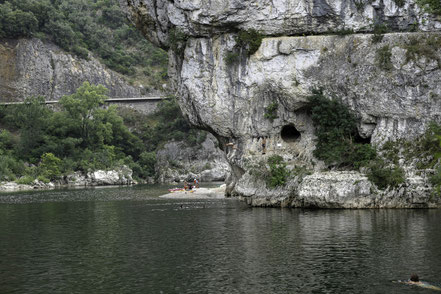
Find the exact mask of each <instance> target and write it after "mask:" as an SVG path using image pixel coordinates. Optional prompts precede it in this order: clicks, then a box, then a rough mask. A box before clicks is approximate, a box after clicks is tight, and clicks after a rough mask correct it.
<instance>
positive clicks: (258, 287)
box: [0, 186, 441, 293]
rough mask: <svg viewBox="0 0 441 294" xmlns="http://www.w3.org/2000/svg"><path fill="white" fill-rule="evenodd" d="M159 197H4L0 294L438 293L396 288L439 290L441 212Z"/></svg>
mask: <svg viewBox="0 0 441 294" xmlns="http://www.w3.org/2000/svg"><path fill="white" fill-rule="evenodd" d="M164 191H166V188H164V187H151V186H150V187H149V186H144V187H135V188H116V189H115V188H112V189H94V190H66V191H49V192H37V193H16V194H10V195H6V194H3V195H0V232H1V238H0V293H432V292H433V291H432V290H429V289H422V288H421V289H420V288H415V287H411V286H406V285H401V284H396V283H391V281H392V280H397V279H405V278H407V277H408V276H409V275H410V273H411V272H417V273H418V274H419V275H420V277H421V278H423V279H425V280H428V281H431V282H434V283H435V284H436V282H439V281H441V230H440V229H439V224H440V223H441V210H296V209H263V208H248V207H246V206H244V204H242V203H240V202H237V201H236V200H231V199H226V200H194V201H192V200H170V199H159V198H157V197H156V196H157V195H159V194H161V193H163V192H164ZM181 206H182V208H181Z"/></svg>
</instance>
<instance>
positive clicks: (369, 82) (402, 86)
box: [121, 0, 441, 207]
mask: <svg viewBox="0 0 441 294" xmlns="http://www.w3.org/2000/svg"><path fill="white" fill-rule="evenodd" d="M365 2H366V3H365ZM357 3H358V4H357ZM121 4H122V7H123V8H125V9H126V10H127V11H128V14H129V16H130V18H131V19H132V20H133V21H134V22H135V24H136V25H137V26H138V27H139V28H140V29H141V30H142V31H143V32H144V33H145V35H146V37H148V38H149V39H150V40H152V41H154V42H156V44H158V45H160V46H162V47H164V48H168V47H173V44H172V43H173V40H172V38H169V37H170V36H171V34H173V32H175V31H176V30H179V31H180V32H183V33H185V40H186V41H185V50H181V52H172V51H170V55H171V58H170V60H171V62H170V71H169V74H170V75H171V76H172V78H173V79H174V80H175V86H176V90H177V92H178V97H179V99H180V101H179V102H180V105H181V108H182V109H183V111H184V112H185V114H186V115H187V116H188V118H189V120H190V121H191V122H192V123H193V124H194V125H196V126H199V127H201V128H204V129H208V130H210V131H211V132H212V133H213V134H215V136H216V137H217V138H218V139H219V140H220V142H221V144H222V145H224V146H225V152H226V153H227V158H228V160H229V163H230V165H231V170H232V173H231V176H230V178H229V180H228V189H227V192H228V193H231V194H233V195H239V196H241V197H244V199H245V200H246V201H247V202H248V203H250V204H253V205H260V206H265V205H270V206H313V207H421V205H422V206H424V207H428V206H436V205H438V204H437V201H436V200H433V199H432V200H431V198H430V193H429V190H430V187H429V186H428V184H427V177H425V176H422V175H419V176H416V175H415V170H414V167H412V166H409V167H407V169H406V170H407V174H406V176H407V180H406V183H405V184H404V185H402V186H401V188H400V189H397V190H388V191H386V192H385V191H379V190H377V189H376V187H375V186H374V185H373V184H371V183H370V182H369V181H368V180H367V178H366V177H364V176H363V175H362V174H360V173H357V172H356V173H350V174H345V172H342V173H339V172H331V173H321V172H320V169H321V168H322V167H323V163H322V162H320V161H318V160H317V159H315V158H314V156H313V154H312V151H313V150H314V149H315V135H314V126H313V124H312V121H311V117H310V114H309V113H308V111H307V109H305V106H306V101H307V97H308V96H309V95H311V91H312V90H313V89H317V88H322V89H323V90H324V92H325V93H326V94H328V95H329V96H338V97H340V98H341V99H342V101H343V102H344V103H345V104H346V105H347V106H348V107H349V108H350V109H352V110H353V111H354V112H355V113H356V114H357V116H358V117H359V118H360V121H361V122H360V124H359V126H358V131H359V135H360V137H361V138H363V139H365V140H366V141H370V142H371V143H372V144H374V145H376V146H380V145H382V144H384V142H386V141H389V140H392V141H395V140H398V139H406V140H411V139H412V138H415V137H416V136H418V135H421V134H422V133H424V131H425V130H426V127H427V125H428V123H429V122H430V121H437V122H440V121H441V120H440V119H441V118H440V113H441V99H440V98H439V97H441V87H440V85H441V70H440V62H441V49H440V46H438V45H435V46H433V47H431V48H428V51H427V52H426V53H423V51H424V50H419V49H417V50H416V51H415V48H411V47H410V44H429V43H430V42H429V41H428V40H437V42H438V40H441V34H440V33H439V31H440V30H441V23H440V21H439V19H437V18H436V17H432V16H430V15H427V14H425V13H424V12H423V11H422V9H421V8H420V7H418V5H416V4H415V2H414V1H404V5H402V6H398V5H397V4H396V2H395V1H393V0H382V1H355V2H354V1H349V0H347V1H346V0H337V1H325V0H317V1H303V0H297V1H288V0H286V1H283V0H280V1H274V0H273V1H251V0H250V1H233V0H229V1H204V0H200V1H185V0H180V1H160V0H156V1H155V0H153V1H142V0H137V1H135V0H121ZM378 22H382V23H386V24H388V27H389V29H390V30H392V31H398V30H400V31H410V30H413V29H414V28H415V27H418V29H419V32H418V33H410V32H394V33H389V34H385V35H384V36H383V38H382V40H380V41H379V42H376V41H373V35H372V34H369V32H370V31H372V30H373V28H374V24H376V23H378ZM171 29H173V31H171ZM244 29H257V30H259V31H260V32H262V33H263V34H264V35H265V38H264V39H263V41H262V44H261V45H260V48H259V49H258V50H257V52H255V53H254V54H252V55H251V56H247V55H246V54H243V53H241V52H239V56H238V58H237V60H236V61H234V62H229V61H227V56H228V52H233V51H234V50H235V49H234V48H235V45H236V38H235V36H236V33H237V31H238V30H244ZM342 29H351V30H353V31H355V32H359V33H357V34H351V35H345V36H339V35H337V34H335V33H333V32H336V31H339V30H342ZM311 33H314V34H316V33H319V34H320V35H311V36H292V35H298V34H307V35H309V34H311ZM171 41H172V43H170V42H171ZM438 44H439V43H438ZM421 46H426V45H421ZM382 50H383V51H387V66H384V64H382V63H381V56H380V55H381V52H382ZM428 52H430V54H429V53H428ZM274 105H275V107H276V112H277V115H276V117H273V118H269V117H268V113H267V112H268V109H269V107H270V106H274ZM274 154H277V155H281V156H282V157H283V158H284V160H285V161H286V162H287V163H288V167H290V168H292V169H295V168H298V167H301V168H305V169H309V170H311V171H313V174H312V175H309V176H300V175H299V176H295V177H293V178H292V179H291V180H290V181H289V183H288V184H287V185H286V186H285V187H284V188H279V189H268V188H267V187H266V186H265V183H264V182H262V181H259V180H256V178H255V177H253V173H255V172H256V170H258V169H259V167H260V168H262V167H263V166H264V165H265V162H266V159H267V158H268V156H271V155H274ZM317 185H319V186H320V187H322V189H321V190H320V193H318V192H317V191H315V190H314V189H312V187H313V186H317ZM349 186H350V187H349ZM314 191H315V192H314Z"/></svg>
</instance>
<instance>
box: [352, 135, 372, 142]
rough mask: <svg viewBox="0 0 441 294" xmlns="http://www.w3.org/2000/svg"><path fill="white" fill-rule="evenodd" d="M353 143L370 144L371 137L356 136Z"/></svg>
mask: <svg viewBox="0 0 441 294" xmlns="http://www.w3.org/2000/svg"><path fill="white" fill-rule="evenodd" d="M354 142H355V143H358V144H371V137H367V138H363V137H361V136H360V135H359V134H357V135H356V136H355V138H354Z"/></svg>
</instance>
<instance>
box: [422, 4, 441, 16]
mask: <svg viewBox="0 0 441 294" xmlns="http://www.w3.org/2000/svg"><path fill="white" fill-rule="evenodd" d="M416 3H417V4H418V5H419V6H421V7H422V8H423V9H424V11H426V12H427V13H431V14H434V15H438V16H439V15H441V2H440V1H439V0H416Z"/></svg>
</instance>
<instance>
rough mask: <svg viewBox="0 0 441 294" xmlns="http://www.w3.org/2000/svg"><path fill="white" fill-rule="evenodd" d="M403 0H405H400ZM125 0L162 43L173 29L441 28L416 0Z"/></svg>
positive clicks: (207, 32) (195, 33) (208, 33)
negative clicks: (377, 25) (399, 3)
mask: <svg viewBox="0 0 441 294" xmlns="http://www.w3.org/2000/svg"><path fill="white" fill-rule="evenodd" d="M400 2H401V1H400ZM403 2H404V5H402V6H399V5H397V1H395V0H375V1H364V0H360V1H353V0H315V1H309V0H196V1H195V0H177V1H169V0H120V4H121V6H122V8H123V9H124V10H125V11H126V12H127V13H128V15H129V17H130V18H131V20H132V21H133V22H134V23H135V24H136V25H137V27H138V28H139V29H140V30H141V31H142V32H143V33H144V34H145V35H146V36H147V37H148V38H149V39H150V40H151V41H152V42H154V43H156V44H157V45H159V46H165V47H167V46H169V34H168V33H169V30H170V29H171V28H174V27H175V28H177V29H178V30H180V31H182V32H184V33H185V34H187V35H189V36H192V37H212V36H213V35H219V34H222V33H226V32H232V31H235V30H237V29H242V30H247V29H256V30H259V31H261V32H262V33H264V34H265V35H267V36H275V35H277V36H280V35H295V34H305V33H333V32H336V31H339V30H344V29H346V30H347V29H352V30H354V31H360V32H366V31H371V30H372V29H373V27H374V24H377V23H387V24H388V26H389V27H390V28H391V29H394V30H412V29H414V28H415V26H418V27H419V28H420V29H421V30H423V31H433V30H441V22H440V21H439V20H437V19H436V18H435V17H431V16H430V15H427V14H426V13H424V11H423V10H422V9H421V8H420V7H419V6H418V5H416V3H415V1H414V0H410V1H409V0H407V1H403Z"/></svg>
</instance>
